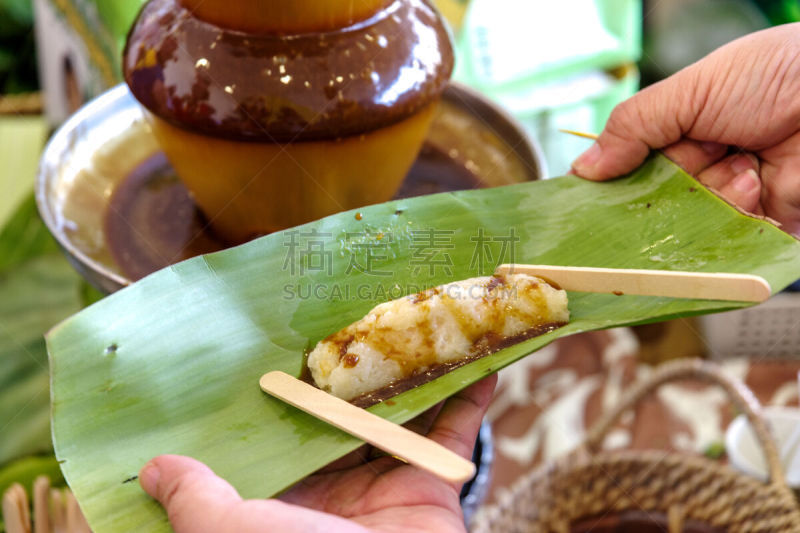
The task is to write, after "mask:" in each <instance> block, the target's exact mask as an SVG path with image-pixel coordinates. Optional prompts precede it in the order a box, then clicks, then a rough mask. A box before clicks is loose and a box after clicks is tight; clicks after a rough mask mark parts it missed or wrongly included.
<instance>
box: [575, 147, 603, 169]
mask: <svg viewBox="0 0 800 533" xmlns="http://www.w3.org/2000/svg"><path fill="white" fill-rule="evenodd" d="M601 155H603V149H602V148H600V145H599V144H597V143H594V144H593V145H592V146H591V147H590V148H589V149H588V150H586V151H585V152H583V153H582V154H581V155H580V156H579V157H578V159H576V160H575V162H574V163H573V164H572V166H573V167H574V168H575V169H576V170H581V169H589V168H592V167H593V166H594V165H595V163H597V162H598V161H600V156H601Z"/></svg>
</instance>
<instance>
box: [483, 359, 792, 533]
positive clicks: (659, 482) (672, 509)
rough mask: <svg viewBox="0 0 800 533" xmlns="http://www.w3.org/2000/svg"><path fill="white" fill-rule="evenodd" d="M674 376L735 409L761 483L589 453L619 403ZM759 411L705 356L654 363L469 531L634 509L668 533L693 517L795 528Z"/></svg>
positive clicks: (652, 458)
mask: <svg viewBox="0 0 800 533" xmlns="http://www.w3.org/2000/svg"><path fill="white" fill-rule="evenodd" d="M684 378H693V379H701V380H704V381H709V382H712V383H715V384H718V385H720V386H721V387H722V388H724V389H725V391H726V392H727V394H728V396H729V397H730V399H731V401H732V402H733V403H734V404H735V405H736V406H737V407H738V408H739V409H740V410H741V411H742V412H744V413H745V415H746V416H747V418H748V419H749V420H750V423H751V424H752V426H753V428H754V429H755V433H756V435H757V437H758V440H759V442H760V444H761V446H762V448H763V449H764V453H765V456H766V459H767V464H768V466H769V473H770V481H769V483H767V484H765V483H762V482H760V481H758V480H756V479H753V478H750V477H747V476H745V475H742V474H740V473H738V472H736V471H734V470H733V469H731V468H730V467H728V466H727V465H723V464H721V463H719V462H715V461H712V460H710V459H707V458H705V457H696V456H691V455H684V454H679V453H669V452H663V451H629V450H626V451H616V452H606V451H599V450H600V446H601V444H602V442H603V439H604V438H605V436H606V435H607V434H608V432H609V431H610V429H611V428H613V427H614V425H615V423H616V422H617V420H618V419H619V417H620V416H621V415H622V414H623V413H624V412H625V411H626V410H628V409H630V408H631V407H634V406H635V405H636V404H638V403H639V401H640V400H641V399H642V398H643V397H644V396H645V395H647V394H649V393H651V392H653V391H654V390H655V389H656V388H658V387H659V386H660V385H662V384H664V383H666V382H670V381H674V380H677V379H684ZM759 412H760V406H759V404H758V401H757V400H756V398H755V397H754V396H753V394H752V393H751V392H750V390H749V389H747V387H745V386H744V384H743V383H741V382H739V381H736V380H733V379H731V378H729V377H726V376H725V375H723V374H722V373H721V372H720V371H719V368H718V367H717V366H715V365H714V364H712V363H708V362H703V361H699V360H681V361H675V362H671V363H666V364H664V365H661V366H660V367H658V368H657V369H656V370H655V371H654V373H653V374H652V375H651V376H650V378H649V379H646V380H643V381H642V382H640V383H638V384H636V385H635V386H633V387H632V388H631V389H630V390H628V391H627V392H626V394H625V395H624V397H623V399H622V401H621V402H620V404H619V405H618V406H617V407H616V408H615V409H614V410H613V411H611V412H610V413H608V414H606V415H605V416H603V417H602V419H601V420H600V421H599V422H598V423H597V424H596V425H595V426H594V427H593V428H592V429H591V430H590V431H589V433H588V435H587V438H586V441H585V442H584V444H583V445H582V446H581V447H580V448H579V449H577V450H576V451H574V452H572V453H570V454H569V455H568V456H566V457H564V458H562V459H560V460H558V461H554V462H551V463H548V464H546V465H544V466H543V467H541V468H539V469H538V470H535V471H533V472H531V473H530V474H528V475H526V476H524V477H523V478H521V479H520V480H519V481H518V482H517V483H516V484H515V485H514V486H513V487H512V489H511V494H510V495H509V497H508V498H504V499H503V502H502V503H501V504H499V505H494V506H490V507H486V508H484V509H482V510H481V511H480V512H479V513H478V514H477V515H476V517H475V520H474V521H473V523H472V528H471V529H472V531H473V533H484V532H559V533H561V532H564V533H567V532H569V531H570V528H571V526H573V525H574V524H575V523H576V522H578V521H579V520H581V519H586V518H590V517H602V516H603V515H617V514H621V513H625V512H629V511H639V512H640V513H641V514H642V515H643V516H647V515H660V516H663V517H665V518H666V520H665V521H666V522H667V523H668V531H669V532H670V533H672V532H680V531H683V529H684V526H686V525H688V524H698V523H699V524H702V525H705V526H710V527H713V528H718V529H721V530H724V531H728V532H732V533H737V532H742V533H744V532H748V533H754V532H781V533H787V532H800V509H798V504H797V501H796V500H795V498H794V495H793V493H792V492H791V490H790V489H789V488H788V486H787V485H786V481H785V479H784V476H783V472H782V469H781V464H780V461H779V459H778V454H777V452H776V448H775V443H774V442H773V440H772V437H771V436H770V434H769V432H768V431H767V428H766V426H765V424H764V421H763V420H762V419H761V418H760V416H759V414H758V413H759Z"/></svg>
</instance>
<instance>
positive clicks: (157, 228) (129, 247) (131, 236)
mask: <svg viewBox="0 0 800 533" xmlns="http://www.w3.org/2000/svg"><path fill="white" fill-rule="evenodd" d="M104 230H105V235H106V243H107V245H108V248H109V250H110V251H111V255H112V256H113V257H114V260H115V261H116V262H117V264H118V265H119V266H120V268H121V270H122V272H123V273H124V274H125V276H127V277H128V278H129V279H131V280H134V281H136V280H139V279H141V278H143V277H145V276H147V275H148V274H151V273H153V272H155V271H156V270H160V269H161V268H164V267H166V266H168V265H171V264H173V263H177V262H178V261H182V260H184V259H189V258H190V257H194V256H196V255H201V254H204V253H209V252H215V251H218V250H221V249H223V248H224V247H225V244H224V243H222V241H220V240H219V239H217V238H216V237H215V236H214V235H213V234H212V233H211V231H210V230H209V229H208V228H207V223H206V220H205V218H204V217H203V215H202V214H201V213H200V211H199V210H198V209H197V208H196V207H195V204H194V202H193V201H192V198H191V196H189V193H188V192H187V191H186V187H184V185H183V183H182V182H181V181H180V180H179V179H178V177H177V176H176V175H175V172H174V171H173V170H172V168H171V167H170V166H169V163H167V159H166V157H164V155H163V154H162V153H158V154H156V155H155V156H153V157H151V158H150V159H147V160H146V161H145V162H143V163H142V164H141V165H139V166H138V167H137V168H135V169H134V170H133V172H131V173H130V174H129V175H128V177H126V178H125V179H124V180H123V181H122V182H121V184H120V185H119V187H117V189H116V190H114V192H113V194H112V196H111V200H110V203H109V206H108V209H107V211H106V216H105V228H104Z"/></svg>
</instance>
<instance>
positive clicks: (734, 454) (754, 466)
mask: <svg viewBox="0 0 800 533" xmlns="http://www.w3.org/2000/svg"><path fill="white" fill-rule="evenodd" d="M763 415H764V419H765V420H766V423H767V427H768V428H769V429H770V432H771V433H772V436H773V438H774V439H775V441H776V444H777V446H778V455H779V457H780V459H781V464H782V465H783V471H784V473H785V474H786V481H787V483H788V484H789V486H790V487H791V488H792V489H793V490H794V491H795V493H796V494H797V493H798V491H800V409H798V408H794V407H776V406H772V407H765V408H764V410H763ZM725 448H726V450H727V453H728V458H729V459H730V461H731V465H732V466H733V467H734V468H736V469H737V470H739V471H740V472H743V473H745V474H748V475H750V476H753V477H755V478H757V479H760V480H762V481H766V480H767V464H766V460H765V459H764V454H763V452H762V451H761V446H760V445H759V444H758V442H757V441H756V436H755V433H754V432H753V430H752V428H751V427H750V424H748V422H747V419H746V418H745V417H744V415H739V416H738V417H736V419H735V420H734V421H733V422H732V423H731V425H730V426H728V430H727V431H726V432H725Z"/></svg>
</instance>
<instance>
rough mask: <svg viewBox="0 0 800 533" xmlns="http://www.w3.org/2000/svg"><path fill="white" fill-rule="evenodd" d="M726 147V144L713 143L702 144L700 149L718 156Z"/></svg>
mask: <svg viewBox="0 0 800 533" xmlns="http://www.w3.org/2000/svg"><path fill="white" fill-rule="evenodd" d="M724 147H725V145H724V144H720V143H715V142H711V141H706V142H702V143H700V148H702V149H703V151H704V152H705V153H707V154H718V153H720V152H721V151H722V149H723V148H724Z"/></svg>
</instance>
